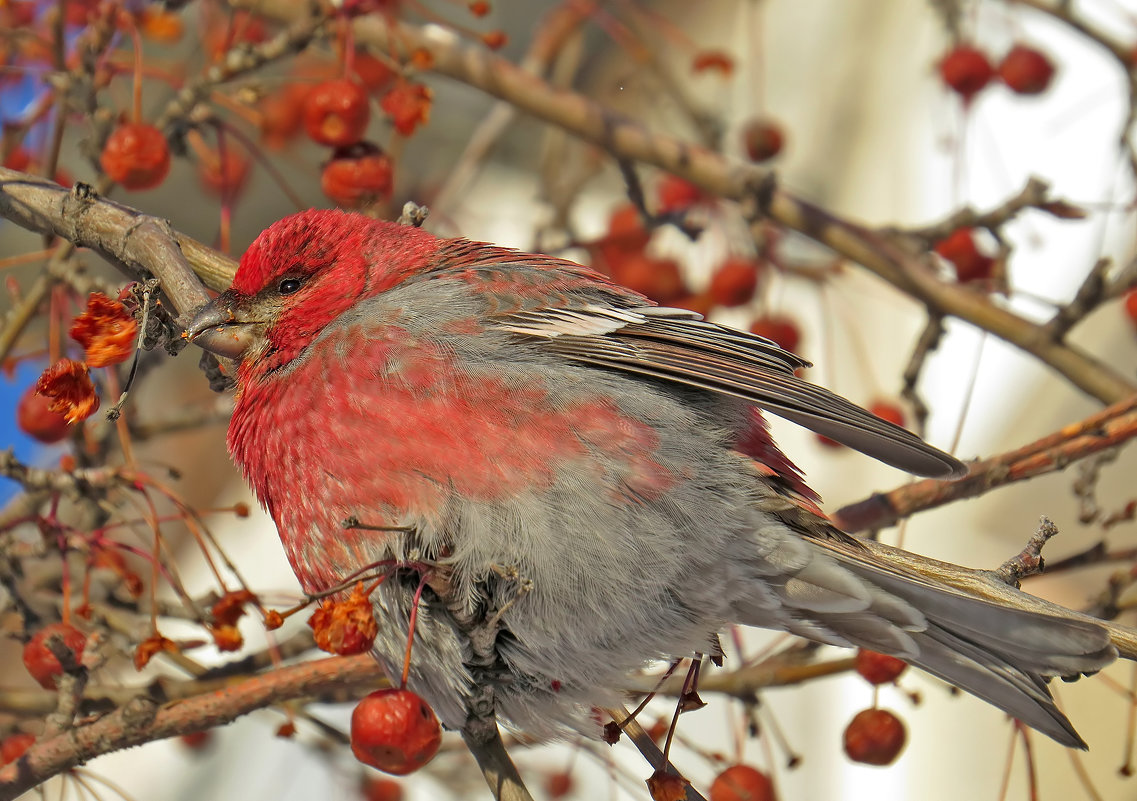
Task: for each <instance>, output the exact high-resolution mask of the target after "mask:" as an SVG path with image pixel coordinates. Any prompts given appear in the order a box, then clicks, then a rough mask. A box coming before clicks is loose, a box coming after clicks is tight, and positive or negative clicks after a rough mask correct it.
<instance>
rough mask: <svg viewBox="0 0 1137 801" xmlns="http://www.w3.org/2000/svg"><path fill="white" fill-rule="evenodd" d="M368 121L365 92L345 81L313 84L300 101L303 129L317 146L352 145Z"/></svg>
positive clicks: (367, 104)
mask: <svg viewBox="0 0 1137 801" xmlns="http://www.w3.org/2000/svg"><path fill="white" fill-rule="evenodd" d="M370 122H371V105H370V103H369V102H368V99H367V90H365V89H364V88H363V86H361V85H360V84H358V83H356V82H355V81H352V80H348V79H347V78H339V79H336V80H334V81H324V82H323V83H321V84H317V85H316V86H315V87H313V89H312V91H310V92H309V93H308V96H307V97H306V98H305V99H304V130H305V131H307V132H308V136H309V137H311V138H312V140H313V141H316V142H319V143H320V144H321V145H331V146H332V147H345V146H347V145H353V144H355V143H356V142H358V141H360V140H361V139H363V134H364V132H365V131H366V130H367V125H368V123H370Z"/></svg>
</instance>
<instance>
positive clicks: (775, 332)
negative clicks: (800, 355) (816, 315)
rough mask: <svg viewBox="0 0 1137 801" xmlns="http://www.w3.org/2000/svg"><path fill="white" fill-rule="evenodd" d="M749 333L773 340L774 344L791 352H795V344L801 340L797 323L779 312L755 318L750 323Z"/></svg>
mask: <svg viewBox="0 0 1137 801" xmlns="http://www.w3.org/2000/svg"><path fill="white" fill-rule="evenodd" d="M750 333H751V334H757V335H758V336H760V337H766V339H769V340H773V342H774V344H776V345H778V346H779V347H780V348H782V349H783V350H788V351H790V352H791V353H797V346H798V344H799V343H800V342H801V331H800V330H799V329H798V327H797V323H795V322H794V321H793V320H791V319H790V318H789V317H783V316H782V315H779V314H769V315H766V316H765V317H759V318H757V319H756V320H755V321H754V322H752V323H751V324H750Z"/></svg>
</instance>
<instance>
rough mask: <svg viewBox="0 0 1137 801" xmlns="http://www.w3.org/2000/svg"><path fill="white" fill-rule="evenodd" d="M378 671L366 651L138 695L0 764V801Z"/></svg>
mask: <svg viewBox="0 0 1137 801" xmlns="http://www.w3.org/2000/svg"><path fill="white" fill-rule="evenodd" d="M381 675H382V672H381V671H380V669H379V666H378V665H377V664H376V662H375V660H374V659H373V658H372V657H371V655H370V654H360V655H359V656H351V657H332V658H329V659H321V660H319V661H316V662H304V663H302V664H299V665H292V666H289V667H283V668H279V669H277V670H273V671H270V672H268V673H265V674H263V675H260V676H256V677H253V678H250V679H246V680H244V681H241V682H236V683H233V684H230V685H228V686H226V687H223V688H220V689H217V690H214V691H213V692H209V693H205V694H203V695H198V696H195V697H193V698H189V699H186V700H184V701H176V702H173V703H169V704H166V705H165V706H162V707H158V706H157V705H156V704H155V703H154V702H153V701H152V700H150V699H149V698H146V697H145V696H139V697H137V698H135V699H133V700H132V701H130V702H128V703H127V704H125V705H124V706H123V707H121V708H120V709H118V710H116V711H115V712H112V713H111V714H109V715H106V716H105V717H102V718H99V719H98V720H97V721H95V722H94V723H90V724H88V725H86V726H77V727H76V728H74V729H72V730H70V731H67V732H65V733H63V734H60V735H57V736H55V737H51V738H49V739H47V740H42V741H40V742H37V743H36V744H35V745H33V746H32V747H31V748H30V749H28V751H27V752H26V753H25V754H24V755H23V756H22V757H20V758H19V759H18V760H17V761H16V762H13V763H10V764H8V765H5V766H4V767H2V768H0V801H9V799H13V798H15V797H16V796H18V795H20V794H21V793H23V792H24V791H26V790H29V789H31V788H32V787H35V786H36V785H37V784H40V783H42V782H44V781H46V780H47V779H49V778H51V777H52V776H55V775H57V774H59V773H61V772H62V771H65V770H67V769H69V768H73V767H75V766H76V765H81V764H83V763H84V762H87V761H89V760H91V759H94V758H95V757H97V756H100V755H102V754H106V753H110V752H111V751H118V750H121V749H123V748H129V747H130V746H135V745H142V744H143V743H148V742H152V741H154V740H162V739H165V738H167V737H173V736H175V735H179V734H186V733H189V732H194V731H201V730H203V729H209V728H213V727H214V726H220V725H223V724H225V723H230V722H232V721H233V720H235V719H237V718H239V717H241V716H242V715H247V714H248V713H249V712H253V711H256V710H258V709H263V708H264V707H266V706H270V705H271V704H276V703H280V702H282V701H292V700H297V699H301V698H312V697H318V696H321V695H324V694H326V693H330V692H336V691H338V690H339V689H341V688H342V687H343V686H344V685H345V684H349V683H359V682H365V681H376V682H378V680H379V677H380V676H381Z"/></svg>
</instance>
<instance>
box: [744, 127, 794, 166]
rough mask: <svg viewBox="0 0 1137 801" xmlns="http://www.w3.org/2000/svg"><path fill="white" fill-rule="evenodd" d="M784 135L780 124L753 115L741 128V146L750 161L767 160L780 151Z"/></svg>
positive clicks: (783, 145)
mask: <svg viewBox="0 0 1137 801" xmlns="http://www.w3.org/2000/svg"><path fill="white" fill-rule="evenodd" d="M785 145H786V135H785V133H783V132H782V126H781V125H779V124H778V123H776V122H774V121H773V120H769V119H766V118H764V117H755V118H754V119H752V120H750V121H748V122H747V123H746V125H745V126H743V128H742V147H743V149H744V150H745V151H746V155H747V156H748V157H749V159H750V160H751V161H755V162H763V161H769V160H770V159H772V158H774V156H776V155H778V154H779V153H781V152H782V148H783V147H785Z"/></svg>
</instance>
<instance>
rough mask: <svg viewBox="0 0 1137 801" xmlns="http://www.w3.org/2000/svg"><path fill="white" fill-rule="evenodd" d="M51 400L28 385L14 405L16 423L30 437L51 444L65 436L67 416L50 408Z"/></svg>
mask: <svg viewBox="0 0 1137 801" xmlns="http://www.w3.org/2000/svg"><path fill="white" fill-rule="evenodd" d="M51 404H52V401H51V399H50V398H47V397H44V396H43V395H40V394H39V393H38V392H36V388H35V386H30V387H28V388H27V389H26V390H25V391H24V394H23V395H22V396H21V397H20V403H19V405H18V406H17V407H16V425H18V426H19V427H20V430H21V431H23V432H24V433H25V434H27V435H28V436H30V437H33V438H34V439H37V440H39V441H40V442H44V443H47V444H51V443H53V442H59V441H60V440H61V439H63V438H64V437H66V436H67V418H66V417H64V416H63V415H61V414H59V413H58V412H53V411H52V410H51Z"/></svg>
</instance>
